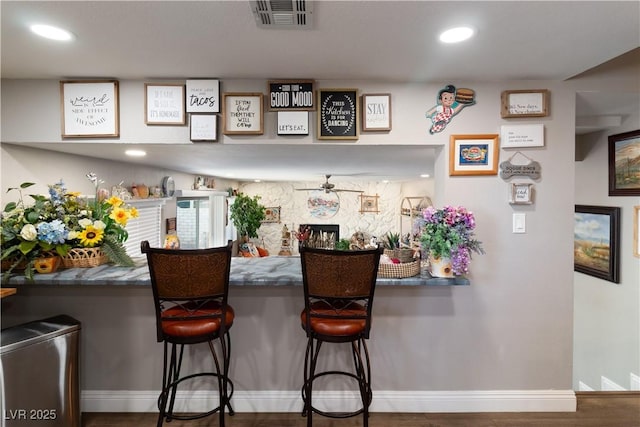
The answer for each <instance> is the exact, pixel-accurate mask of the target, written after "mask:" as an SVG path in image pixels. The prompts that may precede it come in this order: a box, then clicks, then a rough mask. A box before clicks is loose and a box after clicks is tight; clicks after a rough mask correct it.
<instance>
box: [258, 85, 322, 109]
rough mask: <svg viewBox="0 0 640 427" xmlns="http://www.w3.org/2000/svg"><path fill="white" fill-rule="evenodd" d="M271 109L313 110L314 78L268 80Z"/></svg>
mask: <svg viewBox="0 0 640 427" xmlns="http://www.w3.org/2000/svg"><path fill="white" fill-rule="evenodd" d="M267 92H268V93H269V111H293V110H301V111H311V110H314V109H315V107H314V105H313V98H314V97H313V80H270V81H269V82H267Z"/></svg>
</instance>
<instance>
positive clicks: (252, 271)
mask: <svg viewBox="0 0 640 427" xmlns="http://www.w3.org/2000/svg"><path fill="white" fill-rule="evenodd" d="M150 282H151V280H150V278H149V270H148V268H147V262H146V258H136V259H135V267H118V266H114V265H112V264H104V265H100V266H97V267H91V268H70V269H61V270H58V271H57V272H55V273H51V274H37V273H36V274H34V281H33V282H30V281H28V280H27V279H26V278H25V277H24V276H22V275H18V274H16V275H13V276H12V277H11V278H9V280H8V282H7V283H4V285H7V284H10V285H24V284H43V285H60V286H64V285H110V286H112V285H113V286H123V285H124V286H126V285H128V286H148V285H150ZM229 284H230V285H231V286H300V285H302V269H301V267H300V257H299V256H268V257H263V258H243V257H234V258H232V259H231V273H230V277H229ZM377 284H378V285H382V286H452V285H455V286H459V285H469V280H467V279H466V278H462V277H458V278H455V279H442V278H432V277H431V276H430V275H429V273H427V272H424V273H421V274H420V275H418V276H414V277H407V278H403V279H393V278H386V277H379V278H378V281H377Z"/></svg>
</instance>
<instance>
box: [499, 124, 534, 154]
mask: <svg viewBox="0 0 640 427" xmlns="http://www.w3.org/2000/svg"><path fill="white" fill-rule="evenodd" d="M500 146H501V147H502V148H526V147H544V125H543V124H533V125H504V126H500Z"/></svg>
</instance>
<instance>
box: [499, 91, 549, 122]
mask: <svg viewBox="0 0 640 427" xmlns="http://www.w3.org/2000/svg"><path fill="white" fill-rule="evenodd" d="M501 101H502V102H501V103H502V106H501V108H500V115H501V116H502V118H513V117H545V116H548V115H549V91H548V90H547V89H532V90H505V91H503V92H502V95H501Z"/></svg>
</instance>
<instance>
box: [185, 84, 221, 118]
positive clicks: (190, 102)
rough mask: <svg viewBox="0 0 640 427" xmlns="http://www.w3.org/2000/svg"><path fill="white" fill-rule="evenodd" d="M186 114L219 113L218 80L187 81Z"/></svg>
mask: <svg viewBox="0 0 640 427" xmlns="http://www.w3.org/2000/svg"><path fill="white" fill-rule="evenodd" d="M186 103H187V113H219V112H220V80H211V79H209V80H205V79H195V80H187V99H186Z"/></svg>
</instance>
